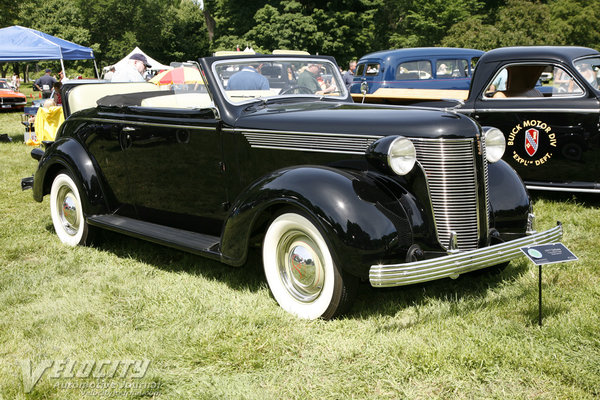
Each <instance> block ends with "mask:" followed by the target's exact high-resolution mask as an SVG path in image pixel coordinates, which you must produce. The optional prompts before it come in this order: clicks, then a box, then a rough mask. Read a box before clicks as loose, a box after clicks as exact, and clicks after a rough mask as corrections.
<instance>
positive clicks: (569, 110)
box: [454, 108, 600, 114]
mask: <svg viewBox="0 0 600 400" xmlns="http://www.w3.org/2000/svg"><path fill="white" fill-rule="evenodd" d="M454 111H456V112H460V113H465V114H472V113H475V112H478V113H492V112H528V113H532V112H534V113H570V114H583V113H588V114H600V109H594V108H479V109H466V108H456V109H454Z"/></svg>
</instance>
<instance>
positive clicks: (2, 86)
mask: <svg viewBox="0 0 600 400" xmlns="http://www.w3.org/2000/svg"><path fill="white" fill-rule="evenodd" d="M0 89H10V87H9V86H8V83H6V81H0Z"/></svg>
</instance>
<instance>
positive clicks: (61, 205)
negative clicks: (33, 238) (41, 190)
mask: <svg viewBox="0 0 600 400" xmlns="http://www.w3.org/2000/svg"><path fill="white" fill-rule="evenodd" d="M50 214H51V215H52V223H53V224H54V230H55V231H56V234H57V235H58V238H59V239H60V241H61V242H63V243H65V244H68V245H69V246H77V245H80V244H86V243H87V242H88V240H89V238H90V227H89V226H88V224H87V222H86V221H85V218H84V217H83V206H82V203H81V195H80V193H79V189H78V187H77V185H76V183H75V181H74V180H73V178H72V177H71V175H70V174H69V173H68V172H66V171H62V172H61V173H59V174H58V175H57V176H56V177H55V178H54V181H53V182H52V188H51V189H50Z"/></svg>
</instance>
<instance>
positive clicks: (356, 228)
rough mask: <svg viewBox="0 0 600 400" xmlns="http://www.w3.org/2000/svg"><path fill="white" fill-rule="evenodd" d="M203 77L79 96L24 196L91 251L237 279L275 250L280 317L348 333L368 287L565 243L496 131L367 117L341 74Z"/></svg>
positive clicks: (422, 118) (96, 87) (84, 90)
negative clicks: (102, 235) (98, 235)
mask: <svg viewBox="0 0 600 400" xmlns="http://www.w3.org/2000/svg"><path fill="white" fill-rule="evenodd" d="M197 68H199V69H200V71H201V76H202V80H201V81H200V82H195V83H189V82H188V83H184V84H179V85H172V87H170V88H167V89H168V90H165V88H164V87H158V86H155V85H153V84H151V83H88V84H79V85H72V86H68V87H67V88H66V89H65V91H64V93H63V94H64V95H63V99H64V104H65V113H66V116H67V119H66V121H65V122H64V124H63V125H62V126H61V128H60V129H59V132H58V134H57V137H56V140H55V141H54V142H52V143H47V146H46V148H45V151H42V150H40V149H37V150H34V151H33V152H32V155H33V156H34V158H36V159H38V160H39V165H38V169H37V172H36V173H35V176H34V177H33V178H31V177H30V178H24V179H23V181H22V186H23V187H24V188H29V187H32V188H33V196H34V199H35V200H37V201H42V198H43V196H44V195H48V194H49V195H50V212H51V215H52V221H53V223H54V227H55V230H56V233H57V234H58V237H59V238H60V240H62V241H63V242H64V243H66V244H69V245H79V244H85V243H86V242H87V241H88V240H89V238H90V236H91V234H92V233H93V232H94V230H96V229H98V228H102V229H108V230H113V231H117V232H121V233H124V234H128V235H132V236H135V237H138V238H143V239H146V240H149V241H152V242H155V243H159V244H162V245H167V246H172V247H175V248H178V249H181V250H185V251H189V252H192V253H196V254H200V255H203V256H207V257H210V258H213V259H216V260H220V261H221V262H223V263H226V264H229V265H232V266H242V265H244V263H245V261H246V258H247V253H248V248H249V246H250V245H252V244H256V243H260V244H262V254H263V264H264V271H265V275H266V280H267V282H268V285H269V287H270V289H271V291H272V293H273V295H274V298H275V299H276V300H277V302H278V303H279V304H280V305H281V306H282V307H283V308H284V309H285V310H287V311H289V312H291V313H293V314H296V315H298V316H300V317H302V318H319V317H321V318H332V317H335V316H337V315H339V314H340V313H342V312H344V311H345V310H347V309H348V307H349V306H350V304H351V302H352V300H353V297H354V296H355V294H356V291H357V287H358V282H359V281H360V280H361V279H363V280H367V279H368V280H369V282H370V283H371V285H373V286H377V287H380V286H399V285H408V284H413V283H418V282H425V281H430V280H434V279H440V278H445V277H451V278H455V277H457V276H458V275H460V274H463V273H465V272H469V271H473V270H478V269H482V268H487V267H492V266H499V265H502V264H505V263H507V262H508V261H510V260H511V259H513V258H515V257H518V256H519V255H520V254H521V252H520V250H519V249H520V248H521V247H524V246H528V245H532V244H539V243H551V242H555V241H557V240H558V239H559V238H560V237H561V235H562V227H561V225H560V224H557V226H555V227H553V228H551V229H549V230H547V231H544V232H536V231H535V230H534V229H533V226H532V224H533V215H532V213H531V206H530V200H529V197H528V194H527V191H526V189H525V187H524V186H523V183H522V181H521V179H520V178H519V176H518V175H517V174H516V173H515V172H514V170H513V169H512V168H510V167H509V166H508V164H506V163H505V162H504V161H502V160H501V157H502V154H503V152H504V149H505V141H504V136H503V134H502V132H500V131H499V130H497V129H495V128H486V127H484V128H482V127H480V126H479V125H478V124H477V123H476V122H474V121H473V120H472V119H470V118H469V117H466V116H463V115H460V114H458V113H453V112H444V111H439V110H432V109H418V108H407V107H397V106H381V105H372V104H370V105H361V104H354V103H353V102H352V99H351V97H350V95H349V93H348V92H347V90H346V88H345V87H344V85H343V83H342V79H341V76H340V73H339V69H338V67H337V65H336V63H335V60H334V59H333V58H330V57H321V56H297V55H296V56H291V55H287V56H286V55H276V56H275V55H264V56H263V55H253V56H226V57H208V58H202V59H200V60H199V64H198V65H197ZM267 70H268V71H269V74H268V75H267V74H264V75H261V71H267ZM277 71H279V73H277ZM284 74H285V75H284ZM263 77H267V79H266V81H267V82H268V83H267V84H266V86H265V79H263ZM282 78H285V79H282Z"/></svg>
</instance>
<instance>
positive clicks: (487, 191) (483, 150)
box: [481, 137, 492, 228]
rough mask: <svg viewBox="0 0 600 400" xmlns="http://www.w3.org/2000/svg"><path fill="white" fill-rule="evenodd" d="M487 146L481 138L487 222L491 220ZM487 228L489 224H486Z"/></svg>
mask: <svg viewBox="0 0 600 400" xmlns="http://www.w3.org/2000/svg"><path fill="white" fill-rule="evenodd" d="M486 152H487V148H486V145H485V138H484V137H482V138H481V153H482V157H483V177H484V179H485V181H484V182H485V215H487V220H488V224H489V221H491V219H492V216H491V211H490V210H491V207H490V195H489V193H490V186H489V182H490V180H489V178H488V162H487V153H486ZM487 228H489V225H488V226H487Z"/></svg>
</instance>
